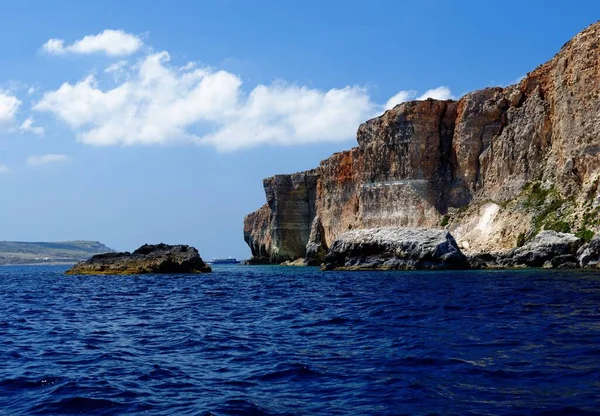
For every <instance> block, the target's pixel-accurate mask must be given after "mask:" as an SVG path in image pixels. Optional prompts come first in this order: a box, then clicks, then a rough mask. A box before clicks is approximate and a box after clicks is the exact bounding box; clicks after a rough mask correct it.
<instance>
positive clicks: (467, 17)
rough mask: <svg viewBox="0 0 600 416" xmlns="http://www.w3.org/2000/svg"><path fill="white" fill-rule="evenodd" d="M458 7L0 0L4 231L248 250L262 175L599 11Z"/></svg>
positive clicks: (296, 163)
mask: <svg viewBox="0 0 600 416" xmlns="http://www.w3.org/2000/svg"><path fill="white" fill-rule="evenodd" d="M457 3H458V2H447V1H427V2H401V1H377V0H373V1H369V2H355V1H348V0H347V1H336V0H331V1H319V2H317V1H302V2H291V1H289V2H287V1H253V2H247V1H226V0H222V1H218V2H215V1H210V2H205V1H183V0H181V1H169V2H166V1H153V2H148V1H134V0H129V1H127V2H123V1H110V0H103V1H101V2H100V1H53V2H47V1H19V2H16V1H11V2H8V1H7V2H3V11H2V14H1V15H0V51H1V57H0V189H2V196H3V199H2V204H0V239H4V240H21V241H58V240H68V239H93V240H100V241H102V242H104V243H106V244H107V245H109V246H111V247H113V248H115V249H119V250H131V249H134V248H136V247H137V246H139V245H141V244H143V243H146V242H148V243H151V242H160V241H163V242H167V243H186V244H192V245H195V246H196V247H198V249H199V250H200V253H201V255H202V256H203V257H205V258H210V257H213V256H227V255H233V256H236V257H238V258H246V257H248V256H249V250H248V249H247V248H246V246H245V244H244V242H243V238H242V221H243V217H244V215H245V214H247V213H248V212H250V211H253V210H255V209H257V208H259V207H260V206H261V205H262V204H263V203H264V194H263V189H262V178H264V177H267V176H271V175H273V174H277V173H289V172H294V171H299V170H304V169H308V168H312V167H315V166H317V165H318V163H319V161H320V160H322V159H324V158H326V157H328V156H329V155H330V154H331V153H333V152H335V151H340V150H343V149H348V148H350V147H352V146H354V145H355V139H354V133H355V131H356V128H357V127H358V124H359V123H360V122H361V121H364V120H366V119H367V118H369V117H372V116H375V115H377V114H379V113H381V112H382V111H383V110H384V109H385V108H386V105H387V106H389V105H392V104H393V103H395V102H397V101H401V100H403V99H411V98H420V97H425V96H433V97H437V98H448V97H454V98H458V97H460V96H461V95H463V94H464V93H466V92H469V91H472V90H475V89H480V88H484V87H486V86H492V85H508V84H511V83H513V82H515V81H516V80H517V79H518V78H519V77H521V76H523V75H525V74H526V73H527V72H528V71H530V70H532V69H534V68H535V67H536V66H537V65H539V64H541V63H543V62H545V61H546V60H548V59H550V58H551V57H552V56H553V55H554V54H555V53H556V52H558V50H559V49H560V47H561V46H562V45H563V44H564V43H565V42H566V41H568V40H569V39H570V38H571V37H572V36H573V35H575V34H576V33H577V32H579V31H580V30H582V29H583V28H585V27H586V26H588V25H589V24H591V23H593V22H595V21H596V20H597V19H598V18H599V17H600V3H598V2H594V1H578V2H576V3H573V4H572V5H571V6H569V7H565V5H564V3H563V2H558V1H556V2H554V1H527V2H523V1H519V2H517V1H506V2H479V1H478V2H474V1H473V2H471V1H463V2H460V3H459V4H457ZM390 100H391V101H390Z"/></svg>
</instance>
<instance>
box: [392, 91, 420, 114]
mask: <svg viewBox="0 0 600 416" xmlns="http://www.w3.org/2000/svg"><path fill="white" fill-rule="evenodd" d="M416 96H417V92H416V91H414V90H402V91H399V92H398V94H396V95H394V96H393V97H392V98H390V99H389V100H388V101H387V103H385V109H386V110H389V109H391V108H394V107H395V106H397V105H398V104H401V103H404V102H406V101H410V100H414V99H415V98H416Z"/></svg>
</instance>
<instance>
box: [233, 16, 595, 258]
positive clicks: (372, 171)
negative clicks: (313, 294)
mask: <svg viewBox="0 0 600 416" xmlns="http://www.w3.org/2000/svg"><path fill="white" fill-rule="evenodd" d="M357 141H358V147H355V148H353V149H351V150H348V151H345V152H340V153H336V154H334V155H332V156H331V157H330V158H328V159H326V160H324V161H322V162H321V163H320V165H319V167H318V168H317V169H316V170H314V171H310V174H308V173H301V174H295V175H279V176H277V177H275V178H279V179H274V178H270V179H268V180H265V190H266V193H267V200H268V206H265V207H263V208H261V209H260V210H259V211H257V212H256V213H253V214H250V215H249V216H248V217H246V220H245V225H244V236H245V238H246V241H247V242H248V243H249V245H250V247H251V249H252V252H253V255H255V256H257V257H268V258H270V259H272V260H273V261H274V262H281V261H284V260H294V259H296V258H298V257H303V256H305V254H306V243H308V244H309V245H311V244H312V246H311V247H313V249H314V247H316V246H317V245H318V247H327V246H330V245H331V243H332V241H333V240H334V239H335V238H337V237H338V236H340V235H341V234H342V233H344V232H346V231H348V230H350V229H364V228H373V227H384V226H395V227H426V228H444V227H445V228H448V229H450V230H451V231H452V234H453V235H454V237H455V238H456V240H457V242H458V244H459V246H460V247H461V248H462V249H463V250H464V251H465V252H467V253H480V252H490V251H495V250H505V249H509V248H513V247H515V245H516V244H517V242H518V241H519V240H521V239H523V238H524V239H526V240H529V239H531V238H533V236H534V235H535V234H537V233H538V232H539V231H540V230H542V229H555V230H556V231H565V230H566V229H569V230H570V231H571V232H573V233H575V232H583V231H586V230H588V231H594V232H595V231H600V218H599V215H598V214H599V213H600V193H599V189H598V185H599V183H600V23H596V24H594V25H591V26H590V27H588V28H587V29H585V30H584V31H583V32H581V33H579V34H578V35H576V36H575V37H574V38H573V39H572V40H571V41H569V42H567V43H566V44H565V45H564V46H563V47H562V49H561V50H560V51H559V53H558V54H557V55H556V56H555V57H554V58H552V59H551V60H550V61H548V62H547V63H545V64H543V65H541V66H539V67H538V68H537V69H535V70H534V71H532V72H531V73H529V74H528V75H527V76H526V77H525V78H524V79H523V80H522V81H521V82H519V84H517V85H512V86H509V87H506V88H500V87H495V88H486V89H484V90H480V91H475V92H472V93H469V94H467V95H465V96H464V97H462V98H461V99H459V100H458V101H451V100H449V101H437V100H431V99H429V100H425V101H413V102H407V103H403V104H400V105H397V106H396V107H395V108H393V109H391V110H388V111H386V112H385V113H384V114H382V115H381V116H379V117H377V118H374V119H372V120H369V121H367V122H366V123H363V124H362V125H361V126H360V127H359V128H358V132H357ZM297 175H301V176H300V177H298V176H297ZM302 175H304V176H302ZM307 175H308V176H310V180H307V179H306V176H307ZM301 178H303V179H301ZM315 217H318V218H319V222H320V224H319V227H321V226H322V230H321V228H319V230H321V232H319V233H313V234H314V235H318V239H319V241H309V240H310V235H311V232H310V231H311V227H312V226H313V220H314V218H315ZM313 228H314V227H313ZM314 238H315V239H316V238H317V237H314ZM303 244H304V245H303Z"/></svg>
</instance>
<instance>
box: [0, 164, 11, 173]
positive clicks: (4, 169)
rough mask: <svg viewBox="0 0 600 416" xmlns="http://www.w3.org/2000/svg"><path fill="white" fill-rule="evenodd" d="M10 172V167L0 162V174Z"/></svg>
mask: <svg viewBox="0 0 600 416" xmlns="http://www.w3.org/2000/svg"><path fill="white" fill-rule="evenodd" d="M4 173H10V168H9V167H8V166H6V165H3V164H2V163H0V174H4Z"/></svg>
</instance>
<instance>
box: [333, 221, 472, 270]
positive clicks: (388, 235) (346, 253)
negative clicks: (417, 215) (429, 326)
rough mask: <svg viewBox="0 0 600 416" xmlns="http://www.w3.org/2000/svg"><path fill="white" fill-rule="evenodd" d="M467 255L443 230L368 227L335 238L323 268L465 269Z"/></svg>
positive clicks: (467, 265) (467, 266) (466, 266)
mask: <svg viewBox="0 0 600 416" xmlns="http://www.w3.org/2000/svg"><path fill="white" fill-rule="evenodd" d="M467 268H469V264H468V262H467V259H466V257H465V256H464V255H463V254H462V253H461V251H460V249H459V248H458V246H457V244H456V241H455V240H454V237H452V235H450V233H449V232H448V231H445V230H434V229H418V228H417V229H415V228H394V227H385V228H371V229H365V230H354V231H348V232H346V233H344V234H342V235H341V236H340V237H338V238H337V239H336V240H335V241H334V242H333V244H332V245H331V248H330V250H329V253H328V254H327V256H326V257H325V264H324V266H323V269H324V270H374V269H375V270H411V269H430V270H435V269H467Z"/></svg>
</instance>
